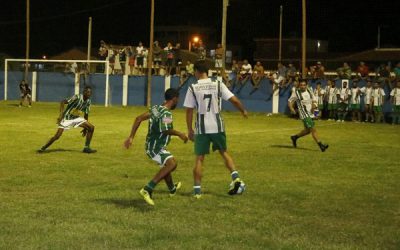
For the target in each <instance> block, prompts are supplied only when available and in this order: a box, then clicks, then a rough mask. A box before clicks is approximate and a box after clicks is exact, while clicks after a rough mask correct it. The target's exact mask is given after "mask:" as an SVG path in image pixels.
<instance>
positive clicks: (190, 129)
mask: <svg viewBox="0 0 400 250" xmlns="http://www.w3.org/2000/svg"><path fill="white" fill-rule="evenodd" d="M186 125H187V131H188V137H189V139H190V140H191V141H193V140H194V130H193V127H192V125H193V108H186Z"/></svg>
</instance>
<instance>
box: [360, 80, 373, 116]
mask: <svg viewBox="0 0 400 250" xmlns="http://www.w3.org/2000/svg"><path fill="white" fill-rule="evenodd" d="M360 90H361V93H362V94H363V95H364V112H365V122H369V120H370V118H371V122H374V116H373V114H372V97H371V96H372V81H371V80H370V79H368V80H367V86H365V87H362V88H361V89H360Z"/></svg>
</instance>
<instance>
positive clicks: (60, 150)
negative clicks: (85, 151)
mask: <svg viewBox="0 0 400 250" xmlns="http://www.w3.org/2000/svg"><path fill="white" fill-rule="evenodd" d="M55 152H79V153H82V151H80V150H73V149H62V148H55V149H46V150H45V151H43V152H38V151H37V150H36V153H37V154H48V153H55Z"/></svg>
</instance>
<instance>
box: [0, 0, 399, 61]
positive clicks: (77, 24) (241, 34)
mask: <svg viewBox="0 0 400 250" xmlns="http://www.w3.org/2000/svg"><path fill="white" fill-rule="evenodd" d="M230 1H231V2H230V6H229V9H228V33H227V42H228V44H239V45H242V46H243V48H244V56H251V54H252V52H253V49H254V48H253V47H254V46H253V43H252V41H253V38H255V37H269V38H270V37H278V30H279V6H280V5H283V8H284V18H283V27H284V28H283V37H289V36H294V35H297V36H299V35H301V0H286V1H284V0H230ZM25 2H26V1H25V0H13V1H9V0H3V1H2V6H1V9H0V30H1V38H0V46H1V48H0V52H3V53H7V54H10V55H12V56H14V57H23V56H24V54H25ZM155 2H156V15H155V25H175V24H189V25H190V24H192V25H204V26H207V27H212V28H217V30H220V28H221V19H222V17H221V13H222V0H196V1H192V0H156V1H155ZM356 2H362V3H361V4H359V3H356ZM399 2H400V1H398V0H381V1H376V0H375V1H370V0H365V1H362V0H359V1H354V0H345V1H342V0H340V1H332V0H307V16H308V20H307V25H308V31H307V33H308V37H310V38H317V39H325V40H328V41H329V49H330V51H333V52H351V51H362V50H365V49H371V48H374V47H376V45H377V29H378V26H381V44H382V45H384V46H385V45H386V46H397V47H400V3H399ZM149 15H150V0H114V1H111V0H31V21H32V22H31V57H40V56H41V55H43V54H47V55H52V54H56V53H59V52H61V51H64V50H66V49H69V48H71V47H74V46H87V26H88V25H87V23H88V17H89V16H92V17H93V46H94V47H97V46H98V42H99V41H100V40H105V41H107V42H110V43H116V44H136V43H137V41H139V40H142V41H144V42H145V43H146V41H148V39H149V32H148V30H149V22H150V21H149V20H150V17H149ZM183 43H184V42H183Z"/></svg>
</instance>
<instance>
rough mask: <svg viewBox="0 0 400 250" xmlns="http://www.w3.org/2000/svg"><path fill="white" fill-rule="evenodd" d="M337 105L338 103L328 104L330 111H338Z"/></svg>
mask: <svg viewBox="0 0 400 250" xmlns="http://www.w3.org/2000/svg"><path fill="white" fill-rule="evenodd" d="M336 109H337V104H336V103H328V110H336Z"/></svg>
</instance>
